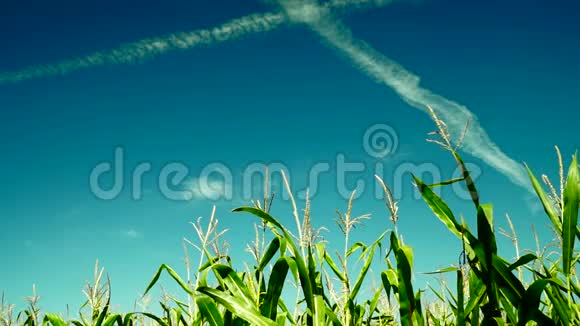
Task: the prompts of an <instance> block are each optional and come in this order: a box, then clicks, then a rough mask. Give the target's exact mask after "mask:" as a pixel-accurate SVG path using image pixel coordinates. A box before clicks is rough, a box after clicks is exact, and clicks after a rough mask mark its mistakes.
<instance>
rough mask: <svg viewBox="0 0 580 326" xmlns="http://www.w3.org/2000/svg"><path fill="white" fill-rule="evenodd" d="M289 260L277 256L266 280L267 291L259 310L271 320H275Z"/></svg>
mask: <svg viewBox="0 0 580 326" xmlns="http://www.w3.org/2000/svg"><path fill="white" fill-rule="evenodd" d="M290 260H293V259H292V258H288V257H281V258H279V259H278V261H276V264H274V268H273V269H272V273H271V274H270V280H269V281H268V291H267V292H266V297H265V300H264V304H263V305H262V308H261V309H260V310H261V312H262V315H263V316H266V317H268V318H270V319H272V320H277V314H278V300H279V299H280V295H281V294H282V289H283V288H284V282H285V281H286V276H287V275H288V269H289V268H290V267H289V266H290V264H289V261H290Z"/></svg>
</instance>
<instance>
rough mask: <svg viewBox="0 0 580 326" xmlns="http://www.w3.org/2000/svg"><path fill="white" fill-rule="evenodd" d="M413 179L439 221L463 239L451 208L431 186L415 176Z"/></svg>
mask: <svg viewBox="0 0 580 326" xmlns="http://www.w3.org/2000/svg"><path fill="white" fill-rule="evenodd" d="M413 179H414V180H415V184H416V185H417V188H418V189H419V192H420V193H421V196H422V197H423V199H424V200H425V202H427V205H429V207H430V208H431V210H432V211H433V213H435V215H436V216H437V217H438V218H439V220H440V221H441V222H443V224H445V225H446V226H447V229H449V231H451V232H452V233H453V234H455V235H456V236H457V237H458V238H460V239H461V238H462V236H461V232H460V224H459V223H458V222H457V219H456V218H455V216H454V215H453V212H452V211H451V209H450V208H449V206H448V205H447V204H446V203H445V202H444V201H443V200H442V199H441V198H440V197H439V196H437V194H435V193H434V192H433V190H431V188H429V186H427V185H426V184H425V183H423V181H421V180H420V179H419V178H417V177H415V176H413Z"/></svg>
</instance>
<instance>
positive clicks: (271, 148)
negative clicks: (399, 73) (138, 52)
mask: <svg viewBox="0 0 580 326" xmlns="http://www.w3.org/2000/svg"><path fill="white" fill-rule="evenodd" d="M272 9H273V7H272V6H268V5H264V4H262V3H260V2H258V1H255V2H250V3H247V4H246V3H245V4H243V5H241V4H240V3H239V2H236V1H226V0H219V1H216V0H213V1H166V2H164V3H163V4H161V3H159V2H143V1H139V2H137V1H124V2H122V3H119V2H114V1H101V2H93V3H90V4H88V3H79V2H74V1H58V2H51V3H47V2H40V1H38V2H34V3H33V4H30V3H27V4H26V6H25V5H24V4H18V3H11V4H2V10H0V39H1V40H2V42H3V46H2V54H1V58H2V60H0V71H1V72H9V71H17V70H19V69H22V68H25V67H27V66H30V65H37V64H50V63H54V62H59V61H62V60H65V59H70V58H74V57H78V56H82V55H86V54H90V53H92V52H94V51H99V50H104V49H110V48H115V47H117V46H118V45H120V44H123V43H126V42H133V41H138V40H140V39H143V38H149V37H155V36H160V35H166V34H170V33H174V32H178V31H189V30H195V29H201V28H211V27H213V26H215V25H219V24H222V23H224V22H226V21H228V20H230V19H233V18H236V17H240V16H244V15H247V14H251V13H256V12H265V11H269V10H272ZM578 9H579V8H578V4H576V3H575V2H574V1H556V2H554V1H551V2H548V1H525V2H524V1H510V2H509V3H505V2H501V1H486V2H483V1H477V2H463V1H455V0H441V1H435V0H431V1H419V2H417V1H415V2H411V3H396V4H393V5H391V6H386V7H384V8H374V9H366V10H360V11H357V10H353V11H352V12H349V13H348V14H347V15H346V16H345V17H343V20H344V22H345V23H346V24H347V25H348V26H349V27H350V28H352V30H353V34H354V36H355V37H357V38H360V39H363V40H365V41H367V42H368V43H369V44H371V45H372V46H373V47H375V48H376V49H377V50H379V51H380V52H382V53H384V54H385V55H386V56H388V57H389V58H391V59H393V60H395V61H397V62H398V63H400V64H401V65H403V66H404V67H406V69H408V70H410V71H411V72H413V73H414V74H416V75H418V76H420V77H421V85H422V86H423V87H426V88H428V89H431V90H432V91H433V92H435V93H438V94H440V95H442V96H445V97H447V98H448V99H451V100H453V101H456V102H458V103H461V104H463V105H466V106H467V107H468V108H469V109H470V110H471V111H472V112H473V113H474V114H475V115H477V116H478V118H479V122H480V124H481V126H482V127H483V128H484V129H485V130H486V131H487V133H488V135H489V136H490V138H491V139H492V140H493V141H494V142H495V143H496V144H497V145H499V146H500V147H501V149H502V150H503V151H504V152H505V153H506V154H507V155H509V156H510V157H511V158H513V159H514V160H516V161H517V162H523V161H525V162H527V163H528V164H529V165H530V166H531V167H532V168H533V169H534V170H535V171H537V173H540V172H546V173H549V174H550V175H551V176H554V174H555V172H556V169H557V164H556V161H555V155H554V152H553V145H554V144H558V145H560V147H561V148H562V151H563V153H564V155H565V158H569V157H570V154H572V153H573V152H574V150H575V149H576V148H578V145H579V141H578V138H577V137H576V136H575V131H576V130H577V121H578V119H579V117H580V113H579V112H580V110H578V109H579V107H578V106H579V105H578V103H577V101H576V95H577V92H578V89H579V87H580V82H579V80H578V77H577V76H579V75H580V63H579V62H578V58H579V57H580V43H579V42H578V40H579V39H580V38H579V37H580V25H579V23H578V22H579V21H580V17H578V16H579V15H580V14H579V13H580V11H579V10H578ZM379 123H381V124H388V125H389V126H391V127H392V128H394V130H396V132H397V138H398V142H399V146H398V148H397V152H396V153H395V155H394V156H389V157H387V158H385V159H384V160H383V161H382V163H383V164H384V166H385V176H386V180H387V182H389V181H393V180H392V178H390V177H389V175H390V174H393V173H394V172H395V171H397V168H398V167H400V166H401V164H403V163H413V164H422V163H430V164H434V165H435V166H437V167H438V168H439V169H440V170H441V171H442V174H443V176H444V177H449V176H450V175H451V172H452V171H453V169H454V166H453V162H452V160H451V157H450V156H448V155H446V154H445V153H444V152H443V151H442V150H441V149H439V148H437V147H436V146H434V145H433V144H427V143H426V142H425V141H424V139H425V137H426V133H427V132H429V131H432V130H433V129H434V127H433V125H432V123H431V121H430V120H429V117H428V116H427V115H425V114H424V113H423V112H420V111H419V110H416V109H413V108H411V107H410V106H409V105H408V104H407V103H405V102H404V101H402V100H401V99H400V97H399V96H398V95H397V94H396V93H395V92H393V91H392V90H391V89H390V88H388V87H386V86H384V85H380V84H377V83H374V82H373V81H372V80H371V79H369V78H368V77H367V76H365V75H364V74H362V73H361V72H360V71H359V70H358V69H356V67H353V66H352V65H351V64H350V63H349V61H348V60H346V59H345V58H344V57H342V56H341V55H339V54H337V52H336V51H335V50H333V49H332V47H330V46H328V45H326V44H324V42H321V40H320V37H319V36H317V35H316V34H314V33H312V32H311V31H310V30H309V29H308V28H306V27H305V26H300V25H285V26H283V27H282V28H279V29H276V30H274V31H270V32H267V33H258V34H252V35H248V36H245V37H243V38H241V39H237V40H232V41H229V42H224V43H221V44H216V45H209V46H203V47H200V48H195V49H191V50H186V51H178V52H171V53H167V54H165V55H162V56H159V57H157V58H154V59H152V60H148V61H145V62H142V63H135V64H131V65H109V66H101V67H96V68H93V69H86V70H82V71H78V72H74V73H71V74H67V75H64V76H57V77H54V76H53V77H46V78H37V79H32V80H28V81H24V82H21V83H16V84H0V150H1V152H2V153H3V155H2V156H1V159H0V198H2V200H1V201H0V246H1V247H2V248H4V250H2V251H1V252H0V259H1V261H2V266H4V268H2V269H1V270H0V289H4V290H5V292H6V295H7V297H8V299H9V300H10V301H13V302H16V303H18V302H22V298H23V297H24V296H27V295H29V294H30V291H31V287H32V284H36V285H37V287H38V291H39V293H40V294H41V295H42V297H43V299H42V301H41V303H42V306H43V307H44V308H46V309H49V310H56V311H64V308H65V305H66V304H70V305H71V306H72V307H74V306H75V305H76V303H78V302H80V301H81V299H82V293H81V287H82V285H83V282H84V280H86V279H89V278H90V277H91V275H92V274H91V273H92V268H93V265H94V262H95V260H96V259H99V260H100V262H101V265H103V266H104V267H105V268H106V270H107V271H108V272H109V273H110V275H111V280H112V282H113V291H114V295H113V303H114V304H116V305H120V306H121V307H124V308H125V309H130V308H131V305H132V300H133V299H134V298H136V297H137V296H138V295H139V293H141V292H142V291H143V290H144V288H145V286H146V284H147V282H148V281H149V279H150V278H151V277H152V276H153V274H154V272H155V270H156V268H157V267H158V266H159V265H160V264H162V263H168V264H170V265H173V266H175V267H176V269H178V270H179V271H180V272H183V270H184V268H183V263H182V262H181V260H182V257H183V252H182V247H181V241H182V238H183V237H189V238H192V237H193V229H191V227H190V226H189V225H188V222H189V221H193V220H194V219H196V218H197V217H198V216H206V217H207V216H209V213H210V211H211V206H212V205H213V204H217V206H218V215H219V217H220V222H221V223H222V226H223V227H227V228H229V229H230V231H229V233H228V241H229V242H230V244H231V247H232V248H233V249H232V255H233V256H234V257H244V259H250V257H249V255H247V256H240V255H243V254H241V253H242V252H243V250H242V249H241V248H243V247H244V246H245V244H246V243H247V242H248V241H250V240H251V239H252V235H251V232H252V223H253V222H254V220H252V219H251V218H249V217H246V216H239V215H235V214H232V213H229V210H230V209H231V208H233V207H235V206H239V205H242V204H244V202H242V201H241V200H240V199H239V198H237V199H235V200H231V201H228V200H220V201H218V202H213V201H210V200H194V201H190V202H176V201H171V200H167V199H166V198H164V197H163V196H162V195H161V194H160V192H159V191H158V190H157V179H156V175H155V173H157V174H158V173H159V171H160V170H161V169H162V168H163V166H164V165H166V164H167V163H170V162H181V163H183V164H185V165H187V166H188V167H189V168H190V172H191V175H192V176H196V175H198V174H199V173H200V171H201V170H202V169H203V167H204V166H206V165H207V164H209V163H213V162H220V163H222V164H224V165H226V166H228V167H229V168H230V169H231V170H232V171H233V173H234V176H235V179H239V178H240V176H241V173H242V172H243V171H244V168H245V167H246V166H248V164H251V163H255V162H266V163H269V162H280V163H283V164H284V165H285V166H287V167H288V169H289V170H290V173H291V181H292V183H293V184H294V185H295V186H296V188H299V189H302V188H303V187H305V186H306V181H307V174H308V171H309V168H310V167H311V166H313V165H314V164H315V163H317V162H330V164H331V166H334V164H335V162H336V157H337V155H338V154H341V153H342V154H344V155H345V156H346V158H347V160H348V161H357V162H363V163H365V164H367V166H369V167H372V166H374V164H376V162H377V160H376V159H375V158H373V157H371V156H369V155H368V154H367V153H365V151H364V148H363V146H362V141H363V135H364V133H365V130H366V129H367V128H368V127H369V126H372V125H375V124H379ZM118 146H121V147H122V148H124V151H125V158H126V160H125V162H124V163H125V171H126V173H125V174H126V177H127V178H126V179H125V181H126V183H127V185H128V184H129V183H130V179H129V177H128V176H129V174H130V172H131V171H132V169H133V168H134V167H136V166H137V165H138V164H139V163H141V162H150V163H151V164H152V173H151V174H149V175H146V176H145V178H144V186H143V188H144V196H143V198H142V199H141V200H139V201H135V200H132V199H131V194H130V192H129V191H128V189H127V188H126V189H125V191H124V192H123V193H122V194H120V195H119V196H118V198H116V199H115V200H112V201H103V200H100V199H98V198H96V197H95V196H94V195H93V194H92V193H91V191H90V187H89V175H90V172H91V170H92V169H93V168H94V167H95V166H96V165H97V164H99V163H101V162H103V161H111V160H112V159H113V153H114V150H115V148H116V147H118ZM465 158H466V160H467V161H469V162H472V163H474V164H477V165H478V166H479V167H481V169H482V176H481V178H480V180H479V187H480V190H481V193H482V196H483V198H484V201H486V202H493V203H494V204H495V211H496V219H497V224H498V226H501V227H505V219H504V218H503V217H504V215H505V213H509V214H510V215H511V216H512V218H513V220H514V223H515V225H516V227H517V229H518V231H519V232H520V234H521V236H522V241H523V243H524V244H525V247H531V245H532V238H531V235H530V225H531V224H534V225H536V228H537V229H538V230H539V233H540V235H541V237H542V239H543V240H548V239H549V232H548V230H546V227H545V226H546V223H547V219H546V218H545V217H544V216H543V215H542V213H541V212H540V211H538V210H537V206H535V205H534V204H532V202H533V200H532V198H533V197H532V196H531V195H529V193H528V192H527V191H526V190H524V189H522V188H521V187H519V186H517V185H514V184H513V183H511V182H510V181H509V180H508V179H507V178H506V177H505V176H504V175H502V174H500V173H498V172H497V171H495V170H494V169H493V168H491V167H490V166H488V165H486V164H485V163H484V162H482V161H481V160H479V159H477V158H474V157H472V156H470V155H468V154H466V155H465ZM373 173H374V172H373V171H372V169H369V170H368V171H364V172H363V173H358V174H354V175H353V176H352V178H350V179H348V180H347V181H348V182H349V184H350V185H351V186H352V185H354V181H356V179H358V178H363V179H365V180H367V182H370V180H371V178H372V174H373ZM335 179H336V178H335V177H334V175H333V173H332V172H331V173H330V174H329V175H327V176H326V177H323V178H322V179H321V186H320V190H319V192H318V194H317V195H316V196H315V197H314V199H313V219H314V223H315V224H317V225H324V226H327V227H328V228H329V229H331V231H332V232H331V233H329V234H327V235H326V237H327V238H328V240H329V241H330V243H331V245H332V246H336V247H337V248H338V247H340V246H341V245H342V244H341V238H342V237H341V236H339V234H338V230H337V229H336V227H335V226H334V222H333V218H334V211H335V210H336V209H339V210H341V211H344V210H345V209H346V201H345V200H344V199H343V198H341V196H340V195H339V193H338V192H337V187H336V185H335V184H336V181H335ZM393 182H394V181H393ZM401 182H402V184H405V185H407V186H405V187H403V188H402V191H401V198H400V199H401V203H400V206H401V208H400V214H401V220H400V227H399V228H400V231H401V232H402V233H403V234H404V237H405V240H406V241H407V243H409V244H411V245H412V246H413V247H414V249H415V258H416V269H417V270H418V271H431V270H434V269H437V268H440V267H444V266H448V265H450V264H453V263H455V262H456V260H457V255H458V253H459V244H458V243H457V241H456V239H454V238H453V236H452V235H451V234H450V233H449V232H447V231H446V230H445V229H444V226H443V225H441V224H440V223H439V221H438V220H437V219H436V218H435V217H434V216H433V215H432V214H431V213H430V212H429V210H428V208H427V207H426V205H425V204H424V203H423V202H422V201H421V200H417V199H415V198H414V196H413V189H412V187H411V186H410V183H411V180H410V176H409V175H407V176H406V179H403V180H402V181H401ZM233 187H234V190H235V189H237V188H239V185H238V184H234V185H233ZM445 194H446V195H447V197H446V198H448V199H449V201H450V203H452V204H453V206H454V208H456V210H457V215H460V214H464V215H465V216H466V218H467V220H468V221H472V222H473V210H472V207H471V206H469V204H468V203H467V202H466V201H464V200H461V199H458V198H457V196H455V195H454V194H453V193H451V192H448V193H445ZM300 205H301V206H303V203H300ZM355 211H356V212H357V213H360V214H362V213H371V214H372V216H373V219H372V220H371V221H369V222H367V223H366V227H365V228H364V229H361V230H357V231H355V236H354V237H355V239H369V237H370V236H373V237H374V236H375V235H378V234H380V232H381V230H382V229H383V228H385V227H390V225H389V224H388V221H387V218H388V214H387V211H386V209H385V208H384V204H383V203H382V202H381V201H380V200H376V199H375V198H373V196H372V194H371V193H369V192H367V193H364V194H363V196H362V197H361V198H360V199H359V200H358V201H357V202H356V203H355ZM274 213H275V215H276V216H278V217H279V218H280V219H281V220H282V221H285V222H288V223H290V222H291V220H292V217H291V210H290V207H289V205H288V203H287V202H282V201H278V202H275V203H274ZM472 225H473V224H472ZM503 250H504V251H505V252H506V256H508V257H511V255H513V252H512V251H511V250H512V248H511V247H510V246H509V244H508V243H507V242H505V243H504V249H503ZM238 259H239V260H241V259H240V258H238ZM8 266H9V267H8ZM418 279H419V280H420V281H422V282H424V281H425V280H428V278H421V277H419V278H418Z"/></svg>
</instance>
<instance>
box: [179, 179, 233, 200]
mask: <svg viewBox="0 0 580 326" xmlns="http://www.w3.org/2000/svg"><path fill="white" fill-rule="evenodd" d="M222 198H225V199H231V198H232V185H231V184H230V183H226V182H225V181H223V180H215V179H209V178H207V177H202V178H193V179H191V180H189V181H188V182H187V185H186V189H185V191H184V199H185V200H188V201H190V200H200V199H209V200H219V199H222Z"/></svg>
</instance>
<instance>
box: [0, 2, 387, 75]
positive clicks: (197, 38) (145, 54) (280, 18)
mask: <svg viewBox="0 0 580 326" xmlns="http://www.w3.org/2000/svg"><path fill="white" fill-rule="evenodd" d="M390 2H391V1H389V0H332V1H329V2H327V3H326V4H325V5H324V8H326V9H327V10H335V11H337V12H340V11H341V10H344V9H348V8H359V9H360V8H366V7H371V6H374V7H380V6H384V5H386V4H388V3H390ZM285 23H288V17H287V15H286V14H285V13H283V12H267V13H262V14H252V15H248V16H245V17H241V18H237V19H233V20H231V21H229V22H227V23H225V24H223V25H221V26H217V27H214V28H210V29H203V30H195V31H190V32H182V33H175V34H170V35H167V36H163V37H154V38H148V39H144V40H140V41H137V42H133V43H128V44H124V45H121V46H120V47H119V48H116V49H112V50H104V51H99V52H96V53H93V54H90V55H87V56H84V57H79V58H74V59H70V60H65V61H62V62H59V63H56V64H47V65H34V66H30V67H27V68H24V69H22V70H19V71H14V72H5V73H0V84H7V83H16V82H21V81H25V80H29V79H34V78H39V77H48V76H58V75H65V74H68V73H71V72H74V71H77V70H81V69H86V68H91V67H97V66H103V65H118V64H129V63H136V62H143V61H145V60H148V59H152V58H154V57H156V56H159V55H162V54H165V53H168V52H173V51H178V50H188V49H192V48H195V47H199V46H204V45H210V44H216V43H221V42H226V41H230V40H234V39H238V38H241V37H243V36H246V35H249V34H255V33H262V32H268V31H271V30H273V29H275V28H277V27H279V26H281V25H283V24H285Z"/></svg>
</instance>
